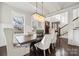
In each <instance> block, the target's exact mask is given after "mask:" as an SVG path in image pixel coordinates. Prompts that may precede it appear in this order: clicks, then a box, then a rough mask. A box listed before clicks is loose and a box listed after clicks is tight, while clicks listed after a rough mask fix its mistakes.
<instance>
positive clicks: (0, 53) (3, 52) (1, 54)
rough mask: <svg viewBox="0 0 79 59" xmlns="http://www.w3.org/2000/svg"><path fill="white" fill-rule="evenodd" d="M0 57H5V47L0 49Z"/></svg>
mask: <svg viewBox="0 0 79 59" xmlns="http://www.w3.org/2000/svg"><path fill="white" fill-rule="evenodd" d="M0 56H7V49H6V46H3V47H0Z"/></svg>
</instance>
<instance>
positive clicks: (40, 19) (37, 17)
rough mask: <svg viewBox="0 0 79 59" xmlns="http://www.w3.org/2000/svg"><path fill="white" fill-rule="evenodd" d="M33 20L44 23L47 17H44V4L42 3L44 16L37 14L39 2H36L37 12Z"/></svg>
mask: <svg viewBox="0 0 79 59" xmlns="http://www.w3.org/2000/svg"><path fill="white" fill-rule="evenodd" d="M33 18H34V19H35V20H37V21H39V22H44V19H45V17H44V16H43V2H42V15H40V14H39V13H38V12H37V2H36V12H35V13H34V14H33Z"/></svg>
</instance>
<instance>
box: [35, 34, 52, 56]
mask: <svg viewBox="0 0 79 59" xmlns="http://www.w3.org/2000/svg"><path fill="white" fill-rule="evenodd" d="M50 36H51V35H50V34H45V35H44V37H43V39H42V40H41V42H39V43H36V44H35V47H36V48H39V49H41V50H43V52H44V56H45V55H46V52H45V50H46V49H49V47H50V44H51V37H50Z"/></svg>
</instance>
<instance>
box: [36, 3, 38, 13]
mask: <svg viewBox="0 0 79 59" xmlns="http://www.w3.org/2000/svg"><path fill="white" fill-rule="evenodd" d="M37 7H38V4H37V2H36V13H37Z"/></svg>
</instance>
